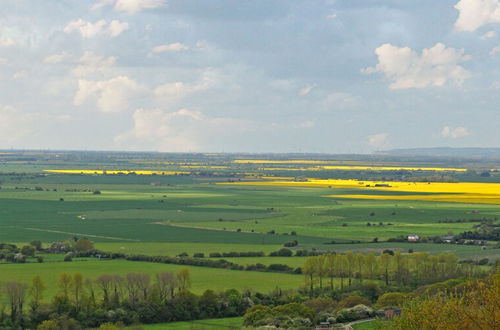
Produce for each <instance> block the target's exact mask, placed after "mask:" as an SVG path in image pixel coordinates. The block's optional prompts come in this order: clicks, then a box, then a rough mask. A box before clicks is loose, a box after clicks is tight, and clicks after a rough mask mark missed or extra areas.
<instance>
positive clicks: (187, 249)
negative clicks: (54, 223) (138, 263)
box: [95, 242, 282, 257]
mask: <svg viewBox="0 0 500 330" xmlns="http://www.w3.org/2000/svg"><path fill="white" fill-rule="evenodd" d="M95 247H96V248H97V249H99V250H102V251H106V252H108V251H109V252H121V253H125V254H144V255H150V256H176V255H178V254H181V253H183V252H184V253H187V254H188V255H190V256H192V255H193V254H194V253H204V254H205V257H208V255H209V254H210V253H212V252H220V253H222V252H232V251H234V252H255V251H262V252H264V253H266V254H268V253H269V252H273V251H276V250H279V249H280V248H282V245H279V244H258V245H255V244H238V243H194V242H190V243H189V244H186V243H183V242H144V243H137V242H135V243H131V242H120V243H116V242H98V243H96V244H95Z"/></svg>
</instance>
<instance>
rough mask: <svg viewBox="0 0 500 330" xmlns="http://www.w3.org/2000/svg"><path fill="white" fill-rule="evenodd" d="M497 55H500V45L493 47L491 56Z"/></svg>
mask: <svg viewBox="0 0 500 330" xmlns="http://www.w3.org/2000/svg"><path fill="white" fill-rule="evenodd" d="M497 55H500V45H498V46H496V47H493V48H492V49H491V50H490V56H497Z"/></svg>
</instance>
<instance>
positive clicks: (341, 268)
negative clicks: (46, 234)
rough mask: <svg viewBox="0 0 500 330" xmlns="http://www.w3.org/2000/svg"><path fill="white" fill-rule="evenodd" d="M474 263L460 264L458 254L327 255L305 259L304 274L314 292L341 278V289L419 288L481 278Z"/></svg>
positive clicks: (308, 285)
mask: <svg viewBox="0 0 500 330" xmlns="http://www.w3.org/2000/svg"><path fill="white" fill-rule="evenodd" d="M481 272H482V271H481V270H480V269H479V268H478V267H475V266H474V265H472V264H461V263H459V262H458V257H457V256H456V255H455V254H451V253H443V254H439V255H430V254H429V253H427V252H419V253H408V254H403V253H401V252H396V253H393V252H392V251H390V253H382V254H381V255H375V254H373V253H369V254H361V253H353V252H347V253H344V254H324V255H320V256H315V257H309V258H307V259H306V261H305V264H304V267H303V269H302V273H303V274H304V275H305V284H306V286H307V287H308V288H309V290H310V291H311V292H313V291H314V290H315V289H320V290H321V289H330V290H333V289H334V283H335V281H334V279H336V278H338V279H340V283H339V286H340V289H343V288H344V286H345V285H347V286H351V285H352V284H353V283H354V281H356V282H358V283H362V282H363V280H368V279H369V280H382V281H383V282H384V283H385V285H390V284H396V285H398V286H417V285H423V284H428V283H434V282H438V281H444V280H447V279H450V278H457V277H473V276H479V275H481Z"/></svg>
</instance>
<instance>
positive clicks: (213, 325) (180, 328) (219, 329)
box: [130, 317, 243, 330]
mask: <svg viewBox="0 0 500 330" xmlns="http://www.w3.org/2000/svg"><path fill="white" fill-rule="evenodd" d="M242 325H243V318H242V317H229V318H223V319H209V320H196V321H186V322H172V323H159V324H145V325H143V326H142V327H143V328H144V330H163V329H165V330H224V329H235V330H236V329H240V328H241V327H242ZM130 329H133V328H130Z"/></svg>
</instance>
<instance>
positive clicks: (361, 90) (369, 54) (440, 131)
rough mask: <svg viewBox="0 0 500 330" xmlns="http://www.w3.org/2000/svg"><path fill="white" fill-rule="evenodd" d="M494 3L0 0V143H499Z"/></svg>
mask: <svg viewBox="0 0 500 330" xmlns="http://www.w3.org/2000/svg"><path fill="white" fill-rule="evenodd" d="M499 64H500V0H443V1H435V0H432V1H431V0H421V1H409V0H380V1H376V0H344V1H340V0H325V1H315V0H304V1H301V0H294V1H280V0H276V1H269V0H253V1H250V0H239V1H229V0H214V1H203V0H198V1H194V0H44V1H29V0H3V1H2V11H1V12H0V141H1V145H0V148H3V149H7V148H36V149H86V150H90V149H92V150H155V151H182V152H186V151H192V152H198V151H207V152H208V151H211V152H329V153H365V152H372V151H374V150H381V149H388V148H408V147H432V146H456V147H462V146H473V147H499V146H500V145H499V144H498V141H499V140H500V112H499V109H498V107H499V104H500V102H499V101H500V96H499V92H500V66H499Z"/></svg>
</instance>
